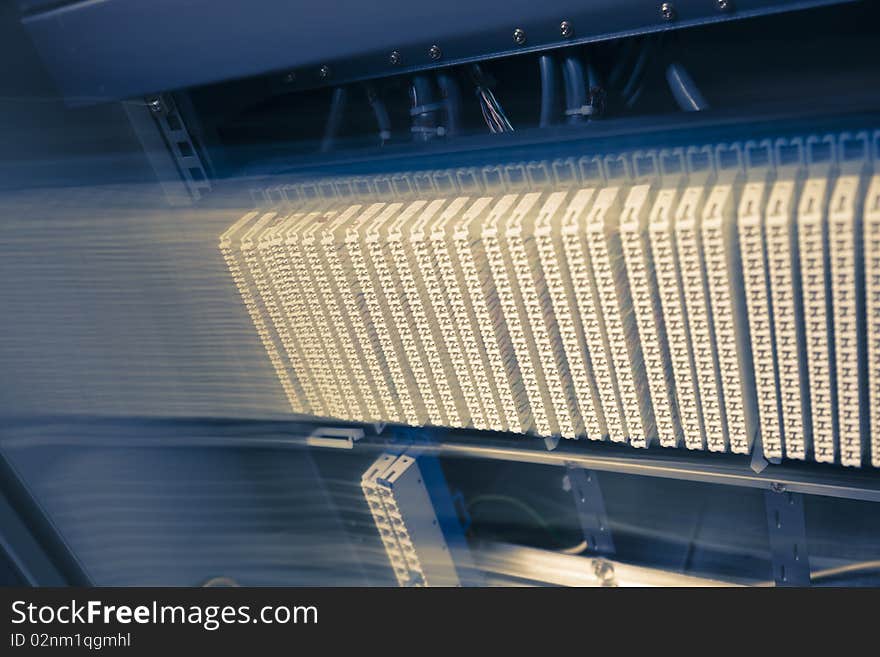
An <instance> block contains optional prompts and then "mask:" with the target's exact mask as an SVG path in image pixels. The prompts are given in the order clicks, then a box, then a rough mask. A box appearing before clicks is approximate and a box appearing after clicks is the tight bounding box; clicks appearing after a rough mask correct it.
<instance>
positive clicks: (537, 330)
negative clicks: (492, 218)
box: [504, 192, 581, 438]
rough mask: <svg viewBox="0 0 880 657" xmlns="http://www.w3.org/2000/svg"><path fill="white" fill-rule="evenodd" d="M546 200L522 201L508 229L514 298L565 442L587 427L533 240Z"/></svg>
mask: <svg viewBox="0 0 880 657" xmlns="http://www.w3.org/2000/svg"><path fill="white" fill-rule="evenodd" d="M540 197H541V195H540V194H539V193H537V192H532V193H530V194H525V195H524V196H523V197H522V198H521V199H520V201H519V203H518V204H517V205H516V207H515V208H514V210H513V212H511V213H510V215H509V216H508V218H507V221H506V224H505V226H504V243H505V245H506V247H507V255H508V258H509V262H510V265H511V268H512V270H513V280H515V281H516V285H515V286H514V287H513V290H514V297H515V299H516V303H517V307H518V308H519V313H520V316H521V317H522V318H523V327H524V328H525V333H526V343H527V345H528V346H529V348H530V349H529V358H530V361H531V363H532V367H533V368H534V371H535V373H536V374H537V378H538V385H539V386H540V389H541V390H543V391H544V393H545V404H546V405H547V408H549V409H551V411H552V417H553V418H555V420H556V427H555V431H554V433H557V432H558V433H559V434H560V435H561V436H562V437H563V438H575V437H576V436H577V430H576V428H575V427H577V426H578V425H579V424H580V423H581V422H580V417H579V414H578V412H577V406H576V403H575V401H574V395H573V390H572V388H571V385H570V381H569V379H568V371H567V369H568V368H567V366H566V364H565V356H564V354H563V352H562V346H561V344H560V342H561V341H560V339H559V337H558V330H557V329H556V326H555V322H554V320H553V318H552V316H548V314H549V313H551V309H550V307H549V306H548V304H549V298H548V297H547V293H546V285H545V284H544V282H543V273H542V272H541V265H540V261H539V260H538V253H537V246H536V245H535V243H534V239H532V235H533V225H534V223H533V217H534V214H535V212H536V211H537V209H538V208H537V203H538V199H539V198H540ZM563 373H564V374H565V378H563ZM551 422H552V420H551Z"/></svg>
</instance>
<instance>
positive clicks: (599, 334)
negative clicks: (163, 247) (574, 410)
mask: <svg viewBox="0 0 880 657" xmlns="http://www.w3.org/2000/svg"><path fill="white" fill-rule="evenodd" d="M594 193H595V190H593V189H590V188H588V189H581V190H578V191H577V192H576V193H575V195H574V198H572V200H571V203H569V206H568V208H566V211H565V216H564V217H563V219H562V246H563V252H564V253H565V262H566V264H567V267H565V268H563V270H562V272H563V276H566V274H567V280H566V282H567V284H568V285H569V286H570V288H571V289H572V290H573V291H574V298H575V302H576V304H577V314H578V315H579V316H580V320H581V323H582V326H583V332H584V337H585V338H586V344H587V347H588V351H589V358H590V360H591V362H592V367H593V374H594V375H595V380H596V388H597V394H598V397H599V399H600V401H601V405H602V412H603V414H604V417H605V422H606V428H607V431H608V437H609V438H610V439H611V440H612V441H614V442H625V441H626V437H627V428H626V423H625V420H624V415H623V411H622V409H621V406H620V401H619V399H618V396H617V380H616V378H615V373H614V369H613V368H612V365H611V354H610V353H609V351H608V345H607V343H606V341H605V336H604V333H603V331H604V327H603V324H602V321H601V313H600V310H599V301H598V299H597V293H596V285H595V282H594V281H593V271H592V268H591V267H590V258H589V255H588V250H587V244H586V234H587V226H586V222H587V217H588V215H589V209H590V207H591V205H590V201H591V200H592V199H593V197H594Z"/></svg>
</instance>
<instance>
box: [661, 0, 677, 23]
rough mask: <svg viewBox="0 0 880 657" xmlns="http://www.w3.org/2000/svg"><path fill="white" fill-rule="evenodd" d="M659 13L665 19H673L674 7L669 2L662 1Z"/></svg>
mask: <svg viewBox="0 0 880 657" xmlns="http://www.w3.org/2000/svg"><path fill="white" fill-rule="evenodd" d="M660 15H661V16H662V17H663V20H665V21H671V20H675V7H673V6H672V3H671V2H664V3H663V4H662V5H660Z"/></svg>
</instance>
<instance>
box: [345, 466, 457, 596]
mask: <svg viewBox="0 0 880 657" xmlns="http://www.w3.org/2000/svg"><path fill="white" fill-rule="evenodd" d="M361 488H362V490H363V491H364V497H366V499H367V504H368V505H369V507H370V513H371V514H372V516H373V520H374V522H375V523H376V528H377V530H378V531H379V535H380V537H381V538H382V543H383V546H384V547H385V552H386V554H388V558H389V561H390V562H391V564H392V567H393V568H394V572H395V575H396V577H397V581H398V583H399V584H400V585H401V586H460V584H461V582H460V581H459V578H458V573H457V571H456V567H455V563H454V562H453V560H452V556H451V554H450V550H449V546H448V545H447V543H446V538H445V536H444V535H443V531H442V530H441V528H440V523H439V522H438V519H437V515H436V513H435V512H434V507H433V502H432V500H431V497H430V495H429V494H428V490H427V488H426V486H425V481H424V477H423V475H422V472H421V469H420V468H419V464H418V462H417V461H416V459H415V458H413V457H411V456H409V455H407V454H404V455H402V456H399V457H397V458H395V457H393V456H390V458H389V455H383V456H382V457H380V458H379V459H378V460H377V461H376V462H375V463H374V464H373V465H372V466H371V467H370V469H368V470H367V472H366V473H364V475H363V477H362V478H361Z"/></svg>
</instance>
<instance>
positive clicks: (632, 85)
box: [620, 39, 651, 101]
mask: <svg viewBox="0 0 880 657" xmlns="http://www.w3.org/2000/svg"><path fill="white" fill-rule="evenodd" d="M650 50H651V42H650V41H649V40H648V39H645V40H644V41H643V42H642V47H641V49H640V50H639V56H638V57H637V58H636V63H635V65H634V66H633V70H632V72H631V73H630V75H629V79H628V80H627V82H626V84H625V85H624V86H623V91H621V92H620V93H621V96H623V98H624V100H625V101H629V100H630V97H631V96H632V95H633V94H634V93H635V92H636V90H637V87H638V85H639V83H640V82H641V77H642V73H644V71H645V67H646V66H647V64H648V54H649V52H650Z"/></svg>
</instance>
